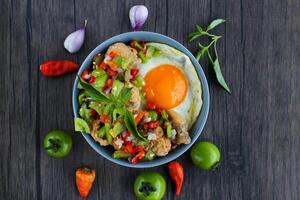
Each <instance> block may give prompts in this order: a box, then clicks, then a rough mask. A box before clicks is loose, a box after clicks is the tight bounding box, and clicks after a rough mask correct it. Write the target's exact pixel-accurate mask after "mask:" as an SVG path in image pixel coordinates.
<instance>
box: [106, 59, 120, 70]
mask: <svg viewBox="0 0 300 200" xmlns="http://www.w3.org/2000/svg"><path fill="white" fill-rule="evenodd" d="M106 64H107V65H108V66H109V67H110V68H111V69H112V70H115V69H117V68H118V65H117V64H116V63H113V62H112V61H107V62H106Z"/></svg>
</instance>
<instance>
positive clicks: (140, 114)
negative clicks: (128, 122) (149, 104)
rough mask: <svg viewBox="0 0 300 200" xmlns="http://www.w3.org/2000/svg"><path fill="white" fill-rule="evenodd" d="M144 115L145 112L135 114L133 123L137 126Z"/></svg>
mask: <svg viewBox="0 0 300 200" xmlns="http://www.w3.org/2000/svg"><path fill="white" fill-rule="evenodd" d="M145 114H146V111H141V112H139V113H138V114H137V116H136V117H135V118H134V121H135V123H136V124H138V123H139V122H140V121H141V120H142V119H143V117H144V115H145Z"/></svg>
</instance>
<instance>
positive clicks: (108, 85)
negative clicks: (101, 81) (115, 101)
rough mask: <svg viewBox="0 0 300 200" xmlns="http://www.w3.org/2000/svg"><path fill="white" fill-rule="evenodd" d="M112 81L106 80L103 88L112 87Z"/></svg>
mask: <svg viewBox="0 0 300 200" xmlns="http://www.w3.org/2000/svg"><path fill="white" fill-rule="evenodd" d="M113 82H114V80H113V79H110V78H109V79H107V80H106V82H105V88H111V87H112V85H113Z"/></svg>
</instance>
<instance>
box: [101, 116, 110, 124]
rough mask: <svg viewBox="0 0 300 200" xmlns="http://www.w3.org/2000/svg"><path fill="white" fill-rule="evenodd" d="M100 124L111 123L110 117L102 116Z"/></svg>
mask: <svg viewBox="0 0 300 200" xmlns="http://www.w3.org/2000/svg"><path fill="white" fill-rule="evenodd" d="M100 122H102V123H109V122H110V117H109V116H108V115H101V116H100Z"/></svg>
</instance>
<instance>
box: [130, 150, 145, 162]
mask: <svg viewBox="0 0 300 200" xmlns="http://www.w3.org/2000/svg"><path fill="white" fill-rule="evenodd" d="M144 155H145V151H144V150H142V151H140V152H139V153H138V154H137V155H136V156H134V157H133V158H132V159H131V163H132V164H137V163H138V162H140V161H141V160H142V158H143V157H144Z"/></svg>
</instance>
